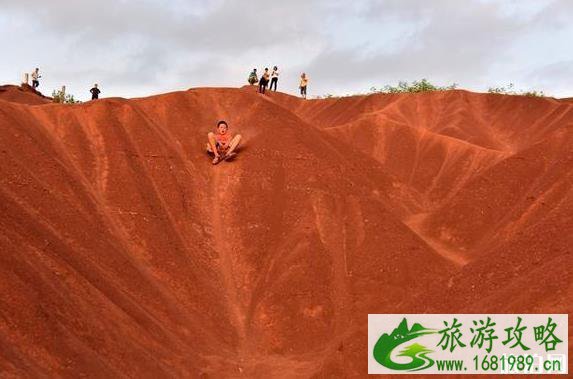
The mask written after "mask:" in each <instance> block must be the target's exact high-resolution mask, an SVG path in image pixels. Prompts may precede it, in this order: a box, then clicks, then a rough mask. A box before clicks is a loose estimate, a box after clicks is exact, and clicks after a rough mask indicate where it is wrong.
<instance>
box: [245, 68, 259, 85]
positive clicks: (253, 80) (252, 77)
mask: <svg viewBox="0 0 573 379" xmlns="http://www.w3.org/2000/svg"><path fill="white" fill-rule="evenodd" d="M247 81H248V82H249V84H250V85H254V84H257V83H258V82H259V78H258V77H257V69H256V68H253V71H251V73H250V74H249V79H248V80H247Z"/></svg>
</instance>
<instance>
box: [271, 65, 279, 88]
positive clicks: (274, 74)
mask: <svg viewBox="0 0 573 379" xmlns="http://www.w3.org/2000/svg"><path fill="white" fill-rule="evenodd" d="M278 81H279V69H278V67H277V66H275V67H273V72H272V73H271V86H270V87H269V89H270V90H271V91H272V90H273V85H274V86H275V92H277V83H278Z"/></svg>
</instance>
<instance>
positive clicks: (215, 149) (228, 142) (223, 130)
mask: <svg viewBox="0 0 573 379" xmlns="http://www.w3.org/2000/svg"><path fill="white" fill-rule="evenodd" d="M207 138H208V139H209V142H208V143H207V151H208V152H209V153H212V154H214V155H215V158H213V162H212V163H213V164H217V163H219V162H221V161H222V160H223V159H225V160H227V159H229V158H231V157H233V156H235V155H237V153H235V149H236V148H237V146H239V143H240V142H241V135H240V134H236V135H235V136H232V134H231V133H229V125H227V122H226V121H224V120H221V121H219V122H218V123H217V132H216V133H213V132H209V134H207Z"/></svg>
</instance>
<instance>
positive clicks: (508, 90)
mask: <svg viewBox="0 0 573 379" xmlns="http://www.w3.org/2000/svg"><path fill="white" fill-rule="evenodd" d="M487 92H488V93H495V94H499V95H514V96H530V97H545V94H544V93H543V91H537V90H532V91H516V90H515V87H514V85H513V83H509V84H508V85H507V86H503V87H490V88H488V90H487Z"/></svg>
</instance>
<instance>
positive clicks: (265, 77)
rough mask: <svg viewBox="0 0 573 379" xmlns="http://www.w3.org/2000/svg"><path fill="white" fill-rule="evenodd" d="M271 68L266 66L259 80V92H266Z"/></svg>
mask: <svg viewBox="0 0 573 379" xmlns="http://www.w3.org/2000/svg"><path fill="white" fill-rule="evenodd" d="M269 78H270V75H269V69H268V68H265V72H264V73H263V75H262V76H261V80H260V81H259V93H262V94H264V93H265V90H266V89H267V86H268V85H269Z"/></svg>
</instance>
